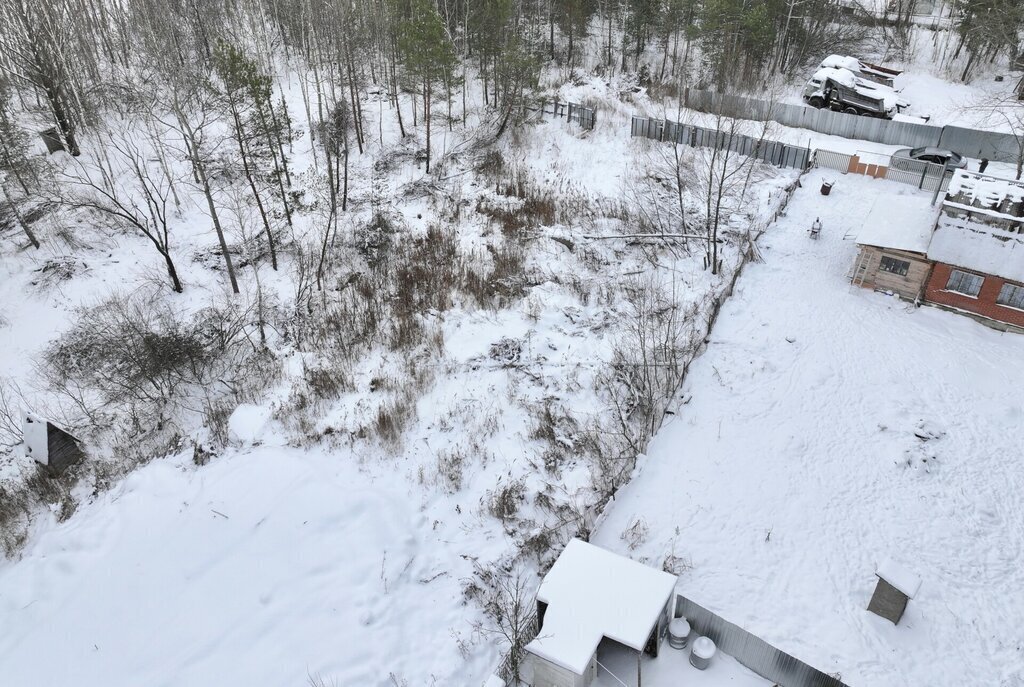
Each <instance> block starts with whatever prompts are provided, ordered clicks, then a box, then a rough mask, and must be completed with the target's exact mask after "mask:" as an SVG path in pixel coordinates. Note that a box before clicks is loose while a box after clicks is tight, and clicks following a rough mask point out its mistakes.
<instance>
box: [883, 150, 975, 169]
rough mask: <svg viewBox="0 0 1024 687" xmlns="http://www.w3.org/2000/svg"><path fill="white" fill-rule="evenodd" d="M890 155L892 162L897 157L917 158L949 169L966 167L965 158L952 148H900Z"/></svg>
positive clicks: (904, 158)
mask: <svg viewBox="0 0 1024 687" xmlns="http://www.w3.org/2000/svg"><path fill="white" fill-rule="evenodd" d="M892 157H893V162H894V163H896V162H897V159H900V160H919V161H920V162H931V163H934V164H936V165H946V167H948V168H949V169H965V168H966V167H967V159H966V158H964V156H963V155H961V154H960V153H954V152H953V151H952V150H943V149H942V148H933V147H932V146H922V147H920V148H900V149H899V150H897V151H896V152H895V153H893V154H892ZM893 166H895V167H898V166H899V165H897V164H894V165H893Z"/></svg>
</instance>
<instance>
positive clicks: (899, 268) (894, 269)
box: [878, 255, 910, 277]
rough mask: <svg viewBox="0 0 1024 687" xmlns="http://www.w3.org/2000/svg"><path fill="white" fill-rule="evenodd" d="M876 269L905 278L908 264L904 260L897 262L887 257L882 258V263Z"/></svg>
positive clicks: (908, 267)
mask: <svg viewBox="0 0 1024 687" xmlns="http://www.w3.org/2000/svg"><path fill="white" fill-rule="evenodd" d="M878 269H880V270H882V271H883V272H891V273H892V274H898V275H900V276H901V277H905V276H907V271H908V270H909V269H910V263H909V262H907V261H906V260H897V259H896V258H890V257H889V256H888V255H883V256H882V262H881V263H880V264H879V265H878Z"/></svg>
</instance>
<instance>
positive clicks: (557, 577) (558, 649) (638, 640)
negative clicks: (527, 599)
mask: <svg viewBox="0 0 1024 687" xmlns="http://www.w3.org/2000/svg"><path fill="white" fill-rule="evenodd" d="M675 586H676V577H675V575H670V574H669V573H666V572H663V571H661V570H657V569H655V568H651V567H649V566H646V565H643V564H642V563H637V562H636V561H633V560H630V559H629V558H625V557H623V556H619V555H618V554H614V553H612V552H611V551H607V550H605V549H602V548H600V547H598V546H594V545H593V544H589V543H587V542H584V541H581V540H579V539H573V540H572V541H570V542H569V544H568V546H566V547H565V550H564V551H563V552H562V555H560V556H559V557H558V560H557V561H555V564H554V565H553V566H552V567H551V570H550V571H548V574H547V575H545V576H544V581H543V582H542V583H541V585H540V589H539V590H538V592H537V599H538V600H540V601H542V602H544V603H546V604H547V610H546V611H545V612H544V621H543V625H542V627H541V630H540V635H539V636H538V637H537V638H536V639H534V640H533V641H532V642H530V643H529V644H528V645H527V646H526V649H527V650H528V651H529V652H531V653H533V654H536V655H537V656H540V657H541V658H544V659H547V660H548V661H551V662H552V663H556V664H558V665H560V666H562V667H563V668H566V669H568V670H571V671H573V672H574V673H576V674H577V675H582V674H583V671H584V670H585V669H586V667H587V664H588V663H589V662H590V658H591V656H593V655H594V652H595V651H596V650H597V645H598V644H600V642H601V638H602V637H608V638H609V639H614V640H615V641H616V642H619V643H621V644H625V645H626V646H628V647H630V648H632V649H635V650H637V651H641V650H643V648H644V645H645V644H646V643H647V639H648V637H650V634H651V630H652V629H653V628H654V626H655V625H657V623H658V618H659V616H660V615H661V612H662V609H664V607H665V603H666V602H667V601H668V600H669V598H670V597H671V595H672V590H673V589H674V588H675Z"/></svg>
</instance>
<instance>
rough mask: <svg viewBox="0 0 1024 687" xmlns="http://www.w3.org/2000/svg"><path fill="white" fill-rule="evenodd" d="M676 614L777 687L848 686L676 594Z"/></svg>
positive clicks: (698, 632)
mask: <svg viewBox="0 0 1024 687" xmlns="http://www.w3.org/2000/svg"><path fill="white" fill-rule="evenodd" d="M679 616H682V617H684V618H686V620H687V622H689V623H690V628H691V629H692V630H693V631H694V632H696V633H697V634H700V635H703V636H705V637H709V638H710V639H711V641H713V642H714V643H715V646H717V647H718V648H719V649H721V650H722V651H723V652H725V653H727V654H729V655H730V656H732V657H733V658H735V659H736V660H737V661H739V662H740V663H742V664H743V665H745V666H746V667H747V668H750V669H751V670H752V671H754V672H755V673H757V674H758V675H760V676H761V677H763V678H764V679H766V680H769V681H771V682H774V683H775V684H776V685H778V686H779V687H847V685H846V684H845V683H844V682H843V681H842V679H841V677H840V676H839V675H829V674H827V673H823V672H822V671H820V670H818V669H817V668H814V667H812V666H810V665H808V664H806V663H804V662H803V661H801V660H800V659H798V658H795V657H793V656H791V655H790V654H787V653H786V652H785V651H782V650H780V649H776V648H775V647H774V646H772V645H771V644H769V643H768V642H766V641H764V640H763V639H761V638H760V637H757V636H756V635H753V634H751V633H749V632H747V631H746V630H744V629H743V628H742V627H740V626H739V625H735V624H733V623H730V622H729V621H728V620H725V619H724V618H722V617H721V616H719V615H715V614H714V613H712V612H711V611H709V610H708V609H706V608H704V607H703V606H701V605H699V604H697V603H695V602H693V601H691V600H690V599H687V598H686V597H685V596H683V595H682V594H679V595H677V596H676V617H679Z"/></svg>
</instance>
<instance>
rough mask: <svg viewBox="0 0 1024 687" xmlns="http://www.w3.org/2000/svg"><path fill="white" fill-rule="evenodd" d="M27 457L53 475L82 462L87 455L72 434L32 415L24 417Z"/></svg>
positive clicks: (26, 414) (23, 429)
mask: <svg viewBox="0 0 1024 687" xmlns="http://www.w3.org/2000/svg"><path fill="white" fill-rule="evenodd" d="M22 434H23V436H24V438H25V455H26V456H28V457H29V458H32V459H33V460H35V461H36V462H37V463H39V464H40V465H43V466H45V467H46V468H47V469H48V470H49V471H50V472H52V473H60V472H63V471H64V470H66V469H67V468H68V466H70V465H74V464H75V463H78V462H79V461H81V460H82V456H84V455H85V454H84V453H83V451H82V448H81V446H80V445H79V443H78V439H76V438H75V437H74V436H72V435H71V434H69V433H67V432H65V431H64V430H63V429H61V428H60V427H58V426H57V425H55V424H53V423H52V422H48V421H46V420H43V419H42V418H39V417H37V416H35V415H33V414H32V413H25V414H24V415H23V416H22Z"/></svg>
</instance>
